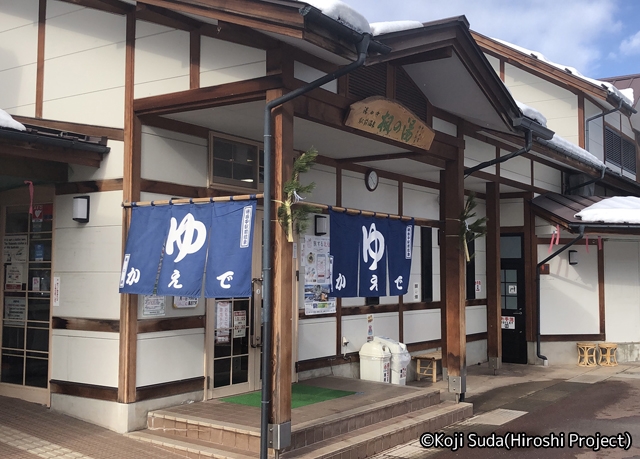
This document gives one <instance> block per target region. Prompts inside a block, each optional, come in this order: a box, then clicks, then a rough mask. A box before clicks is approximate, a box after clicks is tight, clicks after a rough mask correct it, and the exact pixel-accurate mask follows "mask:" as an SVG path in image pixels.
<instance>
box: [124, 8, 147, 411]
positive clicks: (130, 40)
mask: <svg viewBox="0 0 640 459" xmlns="http://www.w3.org/2000/svg"><path fill="white" fill-rule="evenodd" d="M135 38H136V16H135V13H129V14H127V37H126V57H125V103H124V106H125V113H124V133H125V136H124V137H125V139H124V180H123V190H122V191H123V192H122V195H123V200H124V201H128V202H131V201H139V200H140V167H141V156H142V155H141V150H140V141H141V124H140V120H139V119H138V118H137V117H136V116H135V114H134V112H133V83H134V69H135ZM122 215H123V219H122V241H123V243H122V247H123V250H124V245H125V244H124V242H125V241H126V237H127V232H128V230H129V225H130V224H131V209H129V208H127V209H124V210H123V213H122ZM137 325H138V295H129V294H123V295H120V357H119V373H118V402H119V403H133V402H135V401H136V361H137V345H138V334H137Z"/></svg>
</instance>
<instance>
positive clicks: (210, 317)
mask: <svg viewBox="0 0 640 459" xmlns="http://www.w3.org/2000/svg"><path fill="white" fill-rule="evenodd" d="M254 228H255V230H254V240H253V265H252V266H253V267H252V269H253V282H252V296H251V297H249V298H211V299H207V313H206V314H207V328H206V347H207V349H206V360H207V370H206V374H207V378H206V379H207V398H208V399H210V398H217V397H224V396H227V395H234V394H240V393H243V392H251V391H254V390H259V389H260V381H261V379H260V362H261V355H262V352H261V351H262V326H261V324H262V315H261V313H262V280H261V279H260V276H261V271H262V212H261V211H258V212H257V215H256V224H255V226H254Z"/></svg>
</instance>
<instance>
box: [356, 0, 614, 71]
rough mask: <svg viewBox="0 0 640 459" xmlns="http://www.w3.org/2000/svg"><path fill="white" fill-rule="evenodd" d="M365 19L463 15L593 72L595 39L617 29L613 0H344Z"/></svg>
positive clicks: (478, 26)
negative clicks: (393, 0) (401, 0)
mask: <svg viewBox="0 0 640 459" xmlns="http://www.w3.org/2000/svg"><path fill="white" fill-rule="evenodd" d="M344 1H345V3H347V4H349V5H350V6H352V7H353V8H355V9H356V10H358V11H359V12H360V13H361V14H363V15H364V16H365V17H366V18H367V19H368V20H369V21H370V22H376V21H392V20H403V19H411V20H419V21H422V22H428V21H432V20H435V19H442V18H446V17H452V16H460V15H463V14H464V15H465V16H466V17H467V19H468V20H469V22H470V24H471V29H472V30H475V31H477V32H479V33H481V34H483V35H487V36H489V37H493V38H500V39H502V40H505V41H508V42H511V43H514V44H517V45H520V46H523V47H525V48H529V49H531V50H535V51H539V52H541V53H542V54H544V55H545V56H546V57H547V58H548V59H550V60H552V61H554V62H557V63H560V64H564V65H568V66H572V67H575V68H577V69H578V70H579V71H581V72H582V73H583V74H585V75H590V74H592V73H594V72H595V70H596V69H597V68H598V66H599V60H600V59H601V58H602V57H603V55H605V56H606V53H605V52H603V51H601V50H600V49H598V42H599V40H602V39H603V38H605V37H607V36H610V35H611V34H612V33H613V32H617V31H619V30H620V29H621V26H622V24H621V23H620V22H619V21H618V20H616V17H615V14H616V11H617V8H618V6H617V3H618V2H617V0H564V1H557V0H534V1H529V2H514V1H513V0H484V1H475V2H470V1H468V0H404V1H403V2H378V1H376V2H372V1H371V0H344Z"/></svg>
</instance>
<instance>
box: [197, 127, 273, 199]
mask: <svg viewBox="0 0 640 459" xmlns="http://www.w3.org/2000/svg"><path fill="white" fill-rule="evenodd" d="M263 183H264V152H263V150H262V148H261V147H260V145H259V144H258V143H252V142H250V141H240V140H236V139H234V138H232V137H228V136H222V135H220V134H215V133H211V134H210V135H209V186H214V185H232V186H234V187H240V188H246V189H250V190H260V189H262V186H263Z"/></svg>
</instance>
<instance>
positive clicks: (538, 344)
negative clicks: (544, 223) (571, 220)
mask: <svg viewBox="0 0 640 459" xmlns="http://www.w3.org/2000/svg"><path fill="white" fill-rule="evenodd" d="M583 237H584V225H580V234H579V235H578V236H577V237H576V238H575V239H574V240H573V241H571V242H569V243H568V244H567V245H565V246H563V247H562V248H561V249H560V250H558V251H556V252H554V253H553V254H551V255H550V256H548V257H547V258H545V259H544V260H542V261H541V262H540V263H538V264H537V265H536V291H537V299H536V312H537V314H538V325H537V327H536V356H537V357H538V358H539V359H542V360H543V365H544V366H547V365H549V359H547V358H546V357H545V356H544V355H542V354H541V353H540V268H542V266H543V265H544V264H545V263H547V262H548V261H549V260H551V259H552V258H555V257H557V256H558V255H560V254H561V253H562V252H564V251H565V250H567V249H568V248H569V247H571V246H572V245H573V244H575V243H576V242H578V241H579V240H580V239H582V238H583ZM558 238H560V235H559V234H558Z"/></svg>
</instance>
